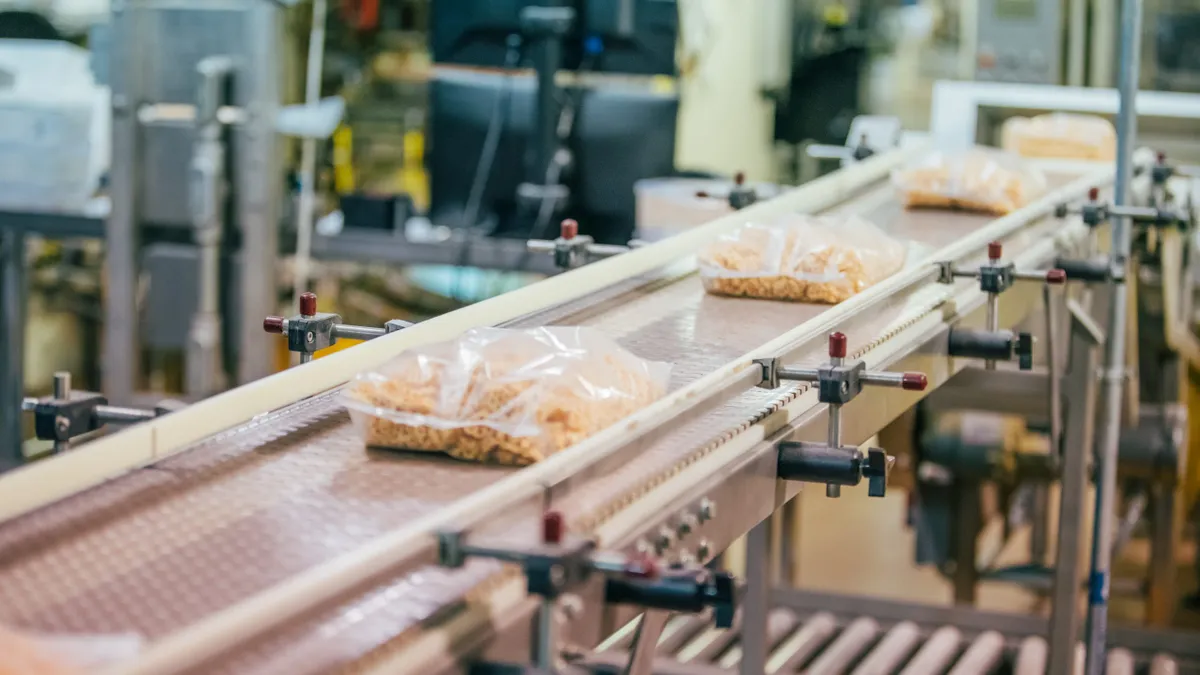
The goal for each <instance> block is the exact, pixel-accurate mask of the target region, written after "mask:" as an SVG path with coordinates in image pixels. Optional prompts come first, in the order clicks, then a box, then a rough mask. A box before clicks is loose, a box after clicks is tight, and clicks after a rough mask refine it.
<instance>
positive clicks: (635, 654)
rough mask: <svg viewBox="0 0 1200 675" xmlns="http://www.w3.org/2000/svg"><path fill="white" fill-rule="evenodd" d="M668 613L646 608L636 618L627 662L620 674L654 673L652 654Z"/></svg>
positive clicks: (638, 674)
mask: <svg viewBox="0 0 1200 675" xmlns="http://www.w3.org/2000/svg"><path fill="white" fill-rule="evenodd" d="M670 618H671V615H670V613H668V612H661V611H656V610H650V609H648V610H646V611H645V612H643V613H642V616H641V618H640V619H638V627H637V632H636V633H634V636H633V644H632V645H631V646H630V648H629V663H627V664H626V665H625V669H624V671H622V675H654V656H655V654H656V652H657V650H658V640H659V638H660V637H662V632H663V628H664V627H665V626H666V625H667V620H668V619H670Z"/></svg>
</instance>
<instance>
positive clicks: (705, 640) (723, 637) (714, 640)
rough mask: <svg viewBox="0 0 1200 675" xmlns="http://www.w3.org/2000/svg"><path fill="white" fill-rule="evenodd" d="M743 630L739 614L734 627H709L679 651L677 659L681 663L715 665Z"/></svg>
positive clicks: (734, 621)
mask: <svg viewBox="0 0 1200 675" xmlns="http://www.w3.org/2000/svg"><path fill="white" fill-rule="evenodd" d="M741 629H742V616H741V614H740V613H739V614H738V615H737V617H735V618H734V620H733V626H732V627H730V628H728V629H725V628H716V627H711V626H710V627H709V628H708V629H707V630H705V631H704V632H703V633H700V635H698V636H696V638H695V639H694V640H692V641H691V642H689V643H688V644H687V646H685V647H684V648H683V649H680V650H679V656H678V657H677V659H678V661H679V662H680V663H713V662H715V661H716V660H717V658H718V657H719V656H721V654H723V653H724V652H725V650H726V649H729V645H731V644H733V642H734V641H735V640H737V639H738V633H739V632H740V631H741Z"/></svg>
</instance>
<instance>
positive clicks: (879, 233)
mask: <svg viewBox="0 0 1200 675" xmlns="http://www.w3.org/2000/svg"><path fill="white" fill-rule="evenodd" d="M907 256H908V246H907V245H906V244H905V243H903V242H900V241H897V240H896V239H893V238H892V237H889V236H888V235H887V234H885V233H884V232H883V230H880V229H879V228H878V227H876V226H875V225H873V224H872V223H869V222H867V221H866V220H863V219H862V218H859V217H857V216H819V217H818V216H803V215H795V216H789V217H787V218H785V219H784V220H781V221H779V222H777V223H774V224H772V225H758V224H748V225H745V226H743V227H742V228H740V229H738V230H736V231H734V232H731V233H729V234H726V235H723V236H721V237H720V238H718V239H717V241H715V242H713V243H712V244H711V245H710V246H709V247H708V248H707V249H705V250H704V251H702V252H701V253H700V278H701V280H702V281H703V283H704V289H705V290H706V291H708V292H709V293H713V294H716V295H729V296H735V297H748V298H759V299H764V300H789V301H793V302H811V303H824V304H837V303H839V302H842V301H843V300H846V299H848V298H850V297H852V296H854V295H855V294H857V293H859V292H861V291H863V290H864V289H866V288H867V287H869V286H871V285H873V284H876V283H878V282H879V281H881V280H883V279H886V278H887V277H889V276H891V275H892V274H895V273H896V272H897V271H898V270H900V269H901V268H903V267H904V263H905V260H906V259H907Z"/></svg>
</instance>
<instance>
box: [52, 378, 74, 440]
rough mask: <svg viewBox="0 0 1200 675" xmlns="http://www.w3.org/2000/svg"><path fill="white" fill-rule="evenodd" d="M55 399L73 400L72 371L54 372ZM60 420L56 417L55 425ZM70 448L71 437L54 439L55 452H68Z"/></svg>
mask: <svg viewBox="0 0 1200 675" xmlns="http://www.w3.org/2000/svg"><path fill="white" fill-rule="evenodd" d="M54 400H56V401H69V400H71V373H67V372H57V373H55V374H54ZM58 422H59V420H58V419H55V421H54V423H55V426H57V425H58ZM70 448H71V441H70V440H69V439H68V440H61V441H60V440H55V441H54V452H55V453H59V452H66V451H67V450H69V449H70Z"/></svg>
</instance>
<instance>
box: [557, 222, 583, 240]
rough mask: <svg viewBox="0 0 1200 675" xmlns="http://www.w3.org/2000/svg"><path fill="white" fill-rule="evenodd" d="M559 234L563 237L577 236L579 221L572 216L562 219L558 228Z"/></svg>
mask: <svg viewBox="0 0 1200 675" xmlns="http://www.w3.org/2000/svg"><path fill="white" fill-rule="evenodd" d="M559 236H560V237H562V238H563V239H574V238H575V237H578V236H579V223H578V222H576V221H575V219H573V218H567V219H566V220H564V221H562V226H561V228H560V229H559Z"/></svg>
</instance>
